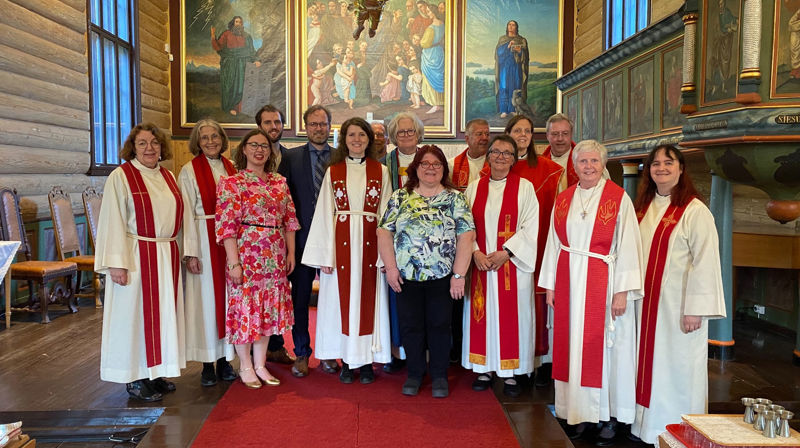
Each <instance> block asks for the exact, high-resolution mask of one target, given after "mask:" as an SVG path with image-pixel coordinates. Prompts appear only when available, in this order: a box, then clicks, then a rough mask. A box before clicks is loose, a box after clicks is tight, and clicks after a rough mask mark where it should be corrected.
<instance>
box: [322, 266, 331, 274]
mask: <svg viewBox="0 0 800 448" xmlns="http://www.w3.org/2000/svg"><path fill="white" fill-rule="evenodd" d="M319 269H320V270H321V271H322V272H323V273H324V274H328V275H331V274H333V268H332V267H330V266H323V267H321V268H319Z"/></svg>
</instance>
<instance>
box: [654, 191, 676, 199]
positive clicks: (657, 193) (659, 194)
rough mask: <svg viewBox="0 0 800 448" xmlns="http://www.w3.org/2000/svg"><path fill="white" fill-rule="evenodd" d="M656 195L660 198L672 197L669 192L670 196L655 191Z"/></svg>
mask: <svg viewBox="0 0 800 448" xmlns="http://www.w3.org/2000/svg"><path fill="white" fill-rule="evenodd" d="M656 195H658V196H661V197H662V198H668V197H670V196H672V192H670V194H661V193H659V192H658V190H656Z"/></svg>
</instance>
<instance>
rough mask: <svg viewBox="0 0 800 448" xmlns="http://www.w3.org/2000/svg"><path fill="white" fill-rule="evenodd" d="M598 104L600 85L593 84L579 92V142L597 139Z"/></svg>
mask: <svg viewBox="0 0 800 448" xmlns="http://www.w3.org/2000/svg"><path fill="white" fill-rule="evenodd" d="M599 102H600V84H593V85H591V86H589V87H586V88H585V89H583V90H582V91H581V114H580V115H581V119H580V122H581V140H597V139H598V135H597V134H598V129H597V128H598V123H597V117H598V116H599V114H598V113H597V112H598V103H599Z"/></svg>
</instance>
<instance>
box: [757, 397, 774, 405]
mask: <svg viewBox="0 0 800 448" xmlns="http://www.w3.org/2000/svg"><path fill="white" fill-rule="evenodd" d="M756 404H763V405H767V404H772V400H770V399H769V398H756Z"/></svg>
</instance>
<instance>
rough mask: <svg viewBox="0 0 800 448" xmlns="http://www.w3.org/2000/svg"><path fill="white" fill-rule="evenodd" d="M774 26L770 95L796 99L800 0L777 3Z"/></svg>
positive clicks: (798, 93)
mask: <svg viewBox="0 0 800 448" xmlns="http://www.w3.org/2000/svg"><path fill="white" fill-rule="evenodd" d="M774 29H775V31H774V35H773V39H772V61H773V62H772V77H771V83H772V85H771V89H770V92H771V95H770V96H771V97H772V98H797V97H798V96H800V0H782V1H780V2H775V26H774ZM793 42H794V44H793ZM762 76H764V75H763V74H762Z"/></svg>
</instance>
